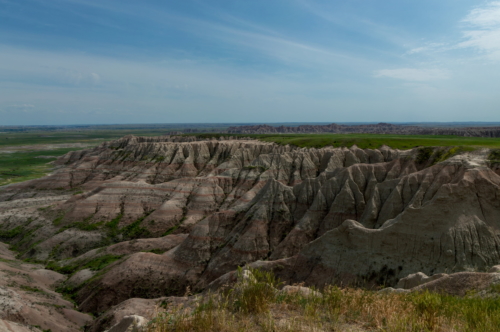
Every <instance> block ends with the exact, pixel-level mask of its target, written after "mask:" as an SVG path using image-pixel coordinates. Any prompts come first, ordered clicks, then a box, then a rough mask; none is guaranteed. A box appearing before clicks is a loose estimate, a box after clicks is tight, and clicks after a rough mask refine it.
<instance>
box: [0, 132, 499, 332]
mask: <svg viewBox="0 0 500 332" xmlns="http://www.w3.org/2000/svg"><path fill="white" fill-rule="evenodd" d="M452 152H453V151H451V150H450V149H449V148H433V149H422V148H415V149H412V150H404V151H402V150H395V149H391V148H389V147H382V148H380V149H373V150H372V149H359V148H357V147H356V146H353V147H351V148H331V147H325V148H320V149H315V148H298V147H292V146H280V145H277V144H274V143H266V142H261V141H257V140H252V139H231V138H220V139H209V140H208V139H198V138H195V137H176V136H162V137H135V136H126V137H123V138H121V139H118V140H115V141H112V142H106V143H103V144H101V145H100V146H98V147H96V148H93V149H87V150H82V151H75V152H70V153H68V154H66V155H65V156H63V157H61V158H59V159H58V160H57V161H56V164H57V165H58V168H57V170H56V171H55V172H53V173H52V174H50V175H49V176H47V177H44V178H41V179H37V180H32V181H28V182H24V183H20V184H16V185H11V186H8V187H5V188H3V189H2V190H1V191H0V225H1V228H0V230H1V232H0V235H1V236H0V238H1V240H2V241H4V242H8V243H9V244H10V245H11V247H12V248H15V249H16V250H17V251H18V252H19V253H20V254H19V256H18V258H20V259H25V260H31V261H34V262H38V263H42V264H44V265H47V266H48V267H50V268H51V269H53V270H56V271H59V272H64V273H68V274H69V275H70V276H71V277H70V278H69V279H67V280H66V281H59V283H61V282H63V284H62V286H59V287H63V288H64V289H65V290H66V291H67V292H71V294H73V299H74V300H75V301H76V303H77V304H78V309H79V310H80V311H82V312H85V313H92V314H95V315H101V316H100V317H101V318H99V319H97V320H96V321H94V325H93V327H92V329H93V330H94V331H100V329H102V328H104V327H109V326H110V325H112V323H113V324H114V323H116V319H117V318H116V317H115V318H110V317H112V314H110V312H116V310H118V309H117V308H121V309H120V310H122V311H123V312H128V314H133V313H134V311H135V313H137V312H138V311H141V310H142V309H141V308H144V307H147V306H151V305H153V304H152V303H153V302H151V300H148V299H154V298H161V297H171V296H179V295H183V294H184V293H185V291H186V288H187V287H189V288H190V289H191V290H194V291H202V290H205V289H209V288H210V289H213V288H217V287H218V285H221V284H222V283H224V282H226V281H227V280H228V278H230V276H231V274H232V273H233V274H234V270H235V269H237V268H238V267H241V266H247V265H250V266H253V267H258V268H261V269H264V270H270V271H273V272H274V273H275V274H276V275H277V276H278V277H279V278H281V279H282V280H285V281H287V282H288V283H294V282H304V283H305V284H306V285H314V286H317V287H322V286H324V285H326V284H332V283H333V284H343V285H346V284H353V285H363V286H367V287H370V286H376V285H381V284H384V285H387V286H396V285H397V284H398V281H400V280H401V279H403V278H405V277H407V276H408V275H410V274H415V273H419V272H420V273H422V274H421V275H422V276H423V277H419V278H421V279H422V278H427V275H429V276H432V275H438V274H443V275H444V274H450V273H454V272H461V271H469V270H475V271H488V270H489V269H490V268H491V267H492V266H494V265H497V264H500V236H499V235H500V219H499V216H500V199H499V197H500V168H498V166H495V165H491V163H490V162H489V161H488V155H489V153H490V151H489V150H487V149H483V150H478V151H474V152H464V153H460V154H456V155H453V153H452ZM4 250H7V249H4ZM5 252H7V251H5ZM5 255H8V254H7V253H6V254H5ZM5 257H7V256H5ZM9 259H13V258H9ZM4 260H5V259H4ZM43 267H44V266H42V265H40V266H39V268H38V269H39V270H37V271H41V272H37V273H38V274H41V275H43V276H45V277H43V278H45V279H44V280H45V281H44V280H41V279H40V285H42V284H43V283H44V282H45V284H43V285H47V284H50V283H51V282H52V281H50V282H49V281H47V280H46V279H47V278H49V277H50V278H52V279H50V280H53V282H55V281H57V280H56V279H61V280H64V278H63V277H62V276H61V275H59V274H57V275H54V273H55V272H53V271H48V270H45V269H44V268H43ZM18 268H19V269H21V270H22V269H24V270H26V269H27V267H24V266H22V265H19V266H18ZM40 278H41V277H40ZM43 278H42V279H43ZM430 279H432V277H431V278H430ZM405 280H406V279H405ZM412 280H413V279H412ZM432 280H434V279H432ZM400 284H401V282H400ZM43 285H42V286H43ZM42 286H40V287H42ZM43 287H45V286H43ZM1 289H2V292H4V293H1V294H0V296H3V298H4V300H2V301H4V302H6V301H7V302H8V303H10V304H9V306H5V307H4V309H3V310H2V311H1V313H0V318H2V319H6V320H10V321H15V322H19V323H22V324H31V325H37V324H35V323H32V322H30V319H31V318H30V317H29V315H28V314H26V313H24V312H23V309H22V306H23V305H24V307H26V306H27V304H26V303H24V302H22V301H24V300H23V299H22V296H21V295H22V294H21V295H19V294H13V292H14V291H13V290H9V286H8V285H2V288H1ZM7 292H11V293H8V294H7ZM9 294H10V295H9ZM54 296H55V295H54ZM132 298H140V299H135V300H133V301H132V300H130V299H132ZM5 299H7V300H5ZM16 301H17V302H16ZM131 301H132V302H131ZM23 303H24V304H23ZM61 303H62V302H61ZM0 305H1V304H0ZM61 305H65V304H64V303H63V304H61ZM16 308H17V309H16ZM20 308H21V309H20ZM127 308H128V309H127ZM68 310H69V309H68ZM127 310H128V311H127ZM103 313H104V314H103ZM79 315H81V314H80V313H78V312H76V311H75V312H74V313H73V312H70V311H68V313H67V315H66V318H65V319H69V318H68V317H73V318H72V319H73V323H72V324H73V325H71V329H74V330H75V331H76V330H77V327H75V326H78V325H79V324H80V326H81V325H83V324H85V323H87V324H88V319H87V318H84V317H80V316H79ZM122 316H123V315H122ZM103 317H104V318H103ZM113 317H114V316H113ZM60 319H63V318H60ZM38 325H40V324H38ZM71 329H70V328H69V327H68V328H67V329H66V330H67V331H71ZM55 330H58V329H57V328H55V327H54V328H53V331H55ZM59 330H60V329H59Z"/></svg>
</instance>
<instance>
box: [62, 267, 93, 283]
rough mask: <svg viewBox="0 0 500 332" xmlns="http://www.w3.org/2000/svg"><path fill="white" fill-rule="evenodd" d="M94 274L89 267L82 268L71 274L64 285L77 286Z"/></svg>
mask: <svg viewBox="0 0 500 332" xmlns="http://www.w3.org/2000/svg"><path fill="white" fill-rule="evenodd" d="M94 275H95V272H94V271H92V270H91V269H83V270H80V271H78V272H76V273H75V274H73V275H72V276H71V278H69V279H68V280H67V281H66V283H65V284H66V285H67V286H69V287H78V286H79V285H81V284H83V283H84V282H85V281H87V280H89V279H90V278H92V277H93V276H94Z"/></svg>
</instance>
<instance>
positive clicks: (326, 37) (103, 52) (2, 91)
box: [0, 0, 500, 125]
mask: <svg viewBox="0 0 500 332" xmlns="http://www.w3.org/2000/svg"><path fill="white" fill-rule="evenodd" d="M499 91H500V1H466V0H432V1H430V0H420V1H407V0H398V1H396V0H383V1H382V0H344V1H321V0H314V1H313V0H286V1H285V0H251V1H249V0H245V1H239V0H225V1H222V0H204V1H194V0H182V1H168V0H167V1H165V0H163V1H148V0H143V1H137V0H134V1H131V0H120V1H111V0H100V1H95V0H0V125H30V124H82V123H87V124H89V123H173V122H349V121H386V122H405V121H500V92H499Z"/></svg>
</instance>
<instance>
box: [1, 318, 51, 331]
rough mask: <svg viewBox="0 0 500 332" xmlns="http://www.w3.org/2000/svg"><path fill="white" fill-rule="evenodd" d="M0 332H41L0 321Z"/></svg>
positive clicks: (34, 328)
mask: <svg viewBox="0 0 500 332" xmlns="http://www.w3.org/2000/svg"><path fill="white" fill-rule="evenodd" d="M0 331H1V332H41V331H40V330H39V329H37V328H36V327H28V326H25V325H21V324H19V323H15V322H11V321H8V320H3V319H0Z"/></svg>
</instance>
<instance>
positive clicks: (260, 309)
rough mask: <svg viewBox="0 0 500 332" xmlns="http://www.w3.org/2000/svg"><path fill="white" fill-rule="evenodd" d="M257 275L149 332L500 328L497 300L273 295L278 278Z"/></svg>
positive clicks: (330, 292) (333, 290)
mask: <svg viewBox="0 0 500 332" xmlns="http://www.w3.org/2000/svg"><path fill="white" fill-rule="evenodd" d="M254 275H256V278H255V279H254V280H251V281H250V282H248V281H247V282H240V283H239V284H237V285H236V286H235V288H234V289H232V290H230V291H221V292H219V293H217V294H210V295H205V296H204V297H203V298H201V300H200V301H199V302H198V303H197V304H196V305H194V307H193V308H191V309H181V308H167V310H159V311H158V312H157V314H156V316H155V317H154V319H153V320H152V321H151V322H150V324H149V326H148V330H147V331H148V332H166V331H200V332H201V331H217V332H233V331H457V332H458V331H464V332H465V331H484V332H486V331H498V330H499V327H500V301H499V300H498V299H497V298H478V297H464V298H460V297H455V296H448V295H442V294H436V293H429V292H420V293H405V294H394V293H392V294H380V293H377V292H374V291H367V290H362V289H351V288H346V289H340V288H338V287H327V288H325V289H324V290H323V291H322V292H318V293H316V294H312V295H309V296H305V295H301V294H297V293H295V294H284V293H282V292H276V291H270V290H271V289H273V287H270V284H272V282H271V283H269V280H274V279H273V277H272V276H270V275H269V274H268V273H265V272H258V271H257V273H255V271H254ZM275 286H276V283H275Z"/></svg>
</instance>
